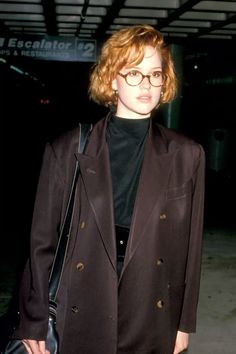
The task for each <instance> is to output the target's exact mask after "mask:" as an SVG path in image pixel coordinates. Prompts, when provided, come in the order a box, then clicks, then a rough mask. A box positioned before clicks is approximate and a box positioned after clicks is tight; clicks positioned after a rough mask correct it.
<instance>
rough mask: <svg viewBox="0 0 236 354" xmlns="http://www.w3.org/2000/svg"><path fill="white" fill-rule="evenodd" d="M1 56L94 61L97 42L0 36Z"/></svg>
mask: <svg viewBox="0 0 236 354" xmlns="http://www.w3.org/2000/svg"><path fill="white" fill-rule="evenodd" d="M0 56H4V57H7V56H14V57H17V56H19V57H28V58H29V57H30V58H34V59H40V60H55V61H86V62H94V61H96V57H97V43H96V41H95V40H94V39H81V38H76V37H62V36H58V37H57V36H28V37H27V36H23V37H17V36H11V37H0Z"/></svg>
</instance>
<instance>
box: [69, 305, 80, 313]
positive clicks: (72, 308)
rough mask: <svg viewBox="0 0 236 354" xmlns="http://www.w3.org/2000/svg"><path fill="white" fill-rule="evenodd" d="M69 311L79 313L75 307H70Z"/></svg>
mask: <svg viewBox="0 0 236 354" xmlns="http://www.w3.org/2000/svg"><path fill="white" fill-rule="evenodd" d="M71 311H72V312H74V313H78V312H79V308H78V307H77V306H72V307H71Z"/></svg>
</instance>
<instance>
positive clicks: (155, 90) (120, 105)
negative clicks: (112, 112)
mask: <svg viewBox="0 0 236 354" xmlns="http://www.w3.org/2000/svg"><path fill="white" fill-rule="evenodd" d="M161 71H162V64H161V57H160V54H159V53H158V52H157V51H156V49H154V48H153V47H151V46H146V47H145V49H144V58H143V60H142V61H141V63H139V64H137V65H135V66H132V67H130V66H125V67H123V68H122V69H121V70H120V71H119V73H120V74H121V75H125V74H127V73H130V74H129V79H131V80H132V79H133V77H134V76H136V75H140V74H139V73H138V72H140V73H142V74H143V75H152V76H153V78H154V80H153V81H154V83H155V84H158V79H157V77H158V75H159V76H160V72H161ZM121 75H119V74H117V76H116V78H115V79H114V80H113V81H112V89H113V90H116V91H117V95H118V102H117V111H116V115H117V116H118V117H121V118H134V119H138V118H147V117H149V116H150V114H151V112H152V110H153V109H154V108H155V107H156V106H157V105H158V102H159V100H160V95H161V89H162V86H159V87H155V86H152V85H151V84H150V82H149V79H148V77H145V78H143V80H142V81H141V83H139V84H138V85H136V86H130V85H128V83H127V82H126V80H125V78H124V77H123V76H121Z"/></svg>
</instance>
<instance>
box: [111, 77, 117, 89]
mask: <svg viewBox="0 0 236 354" xmlns="http://www.w3.org/2000/svg"><path fill="white" fill-rule="evenodd" d="M111 87H112V90H113V91H117V80H116V79H114V80H112V83H111Z"/></svg>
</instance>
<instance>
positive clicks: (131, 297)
mask: <svg viewBox="0 0 236 354" xmlns="http://www.w3.org/2000/svg"><path fill="white" fill-rule="evenodd" d="M109 119H110V115H108V116H107V117H105V118H104V119H102V120H100V121H99V122H98V123H96V125H95V126H94V128H93V130H92V133H91V135H90V138H89V141H88V143H87V146H86V149H85V152H84V153H83V154H78V153H77V146H78V138H79V129H77V128H76V129H74V130H72V131H70V132H68V133H66V134H64V135H63V136H61V137H60V138H58V139H57V140H55V141H54V142H52V143H50V144H47V146H46V150H45V154H44V158H43V163H42V169H41V173H40V178H39V184H38V190H37V195H36V201H35V208H34V215H33V222H32V237H31V256H30V259H29V262H28V264H27V266H26V269H25V272H24V275H23V279H22V285H21V291H20V316H21V321H20V325H19V327H18V329H17V330H16V332H15V335H14V336H15V337H17V338H33V339H45V337H46V332H47V314H48V292H47V287H48V274H49V271H50V267H51V264H52V259H53V254H54V252H55V247H56V243H57V238H58V234H59V230H60V226H61V224H62V220H63V215H64V213H65V208H66V204H67V199H68V193H69V190H70V184H71V180H72V176H73V170H74V166H75V161H76V159H77V160H78V161H79V165H80V170H81V174H80V179H79V182H78V186H77V191H76V200H75V207H74V213H73V224H72V229H71V239H70V241H69V246H68V252H67V259H66V262H65V266H64V273H63V276H62V279H61V285H60V290H59V292H58V296H57V306H58V308H57V313H58V315H57V329H58V333H59V338H60V354H173V348H174V343H175V338H176V333H177V331H178V330H181V331H184V332H194V331H195V329H196V311H197V303H198V294H199V279H200V268H201V248H202V230H203V205H204V166H205V163H204V152H203V149H202V147H201V146H200V145H199V144H198V143H196V142H194V141H192V140H191V139H189V138H186V137H185V136H183V135H180V134H179V133H176V132H174V131H172V130H170V129H167V128H165V127H163V126H161V125H159V124H157V123H155V122H154V121H152V122H151V125H150V129H149V131H148V137H147V141H146V145H145V152H144V161H143V166H142V171H141V176H140V181H139V185H138V190H137V195H136V200H135V205H134V210H133V216H132V222H131V228H130V235H129V239H128V244H127V249H126V254H125V260H124V266H123V270H122V273H121V275H120V278H119V279H118V277H117V271H116V236H115V222H114V208H113V196H112V180H111V171H110V162H109V151H108V146H107V142H106V127H107V122H108V120H109ZM134 124H135V122H134ZM130 163H132V161H130Z"/></svg>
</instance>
